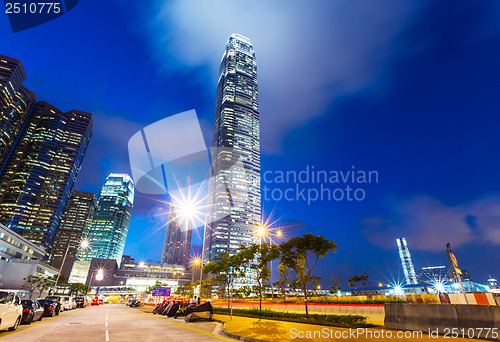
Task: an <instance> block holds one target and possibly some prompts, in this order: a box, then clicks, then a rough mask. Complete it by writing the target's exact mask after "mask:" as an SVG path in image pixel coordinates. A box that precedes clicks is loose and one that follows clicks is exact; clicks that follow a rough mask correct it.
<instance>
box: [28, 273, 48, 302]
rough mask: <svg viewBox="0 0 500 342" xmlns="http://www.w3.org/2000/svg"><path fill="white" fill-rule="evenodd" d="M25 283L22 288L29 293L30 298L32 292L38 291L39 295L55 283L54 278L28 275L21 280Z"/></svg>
mask: <svg viewBox="0 0 500 342" xmlns="http://www.w3.org/2000/svg"><path fill="white" fill-rule="evenodd" d="M23 280H24V281H25V282H26V283H25V284H24V285H23V286H22V288H24V289H27V290H28V291H29V292H30V298H31V296H32V295H33V292H35V291H38V292H39V295H41V294H42V293H43V291H45V290H48V289H50V287H51V286H52V285H53V284H54V283H55V281H56V280H55V277H46V276H40V275H30V276H28V277H26V278H24V279H23Z"/></svg>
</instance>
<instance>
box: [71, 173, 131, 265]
mask: <svg viewBox="0 0 500 342" xmlns="http://www.w3.org/2000/svg"><path fill="white" fill-rule="evenodd" d="M133 206H134V182H133V181H132V179H131V178H130V176H129V175H127V174H120V173H112V174H110V175H109V176H108V178H106V181H105V182H104V185H103V187H102V189H101V191H100V193H99V198H98V200H97V208H96V210H95V214H94V220H93V221H92V224H91V226H90V230H89V234H88V237H87V240H88V241H89V244H90V247H89V248H88V250H87V251H85V253H82V255H81V258H82V259H84V260H87V261H91V260H92V259H93V258H100V259H115V260H116V262H117V263H119V262H120V261H121V258H122V255H123V249H124V248H125V240H126V239H127V233H128V226H129V224H130V217H131V216H132V209H133ZM79 256H80V255H79Z"/></svg>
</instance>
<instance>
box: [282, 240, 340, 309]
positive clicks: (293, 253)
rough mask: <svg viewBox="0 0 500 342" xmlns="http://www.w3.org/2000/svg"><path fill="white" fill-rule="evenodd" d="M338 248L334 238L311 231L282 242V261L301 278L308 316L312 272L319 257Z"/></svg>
mask: <svg viewBox="0 0 500 342" xmlns="http://www.w3.org/2000/svg"><path fill="white" fill-rule="evenodd" d="M337 248H338V246H337V245H336V244H335V242H334V241H333V240H327V239H326V238H325V236H317V235H313V234H311V233H307V234H304V235H302V236H296V237H293V238H291V239H290V240H288V241H286V242H282V243H281V244H280V250H281V263H283V265H285V266H286V267H288V268H290V269H292V270H294V271H295V274H296V275H297V277H298V278H299V279H300V282H301V285H302V290H303V291H304V303H305V307H306V316H307V317H309V311H308V308H307V285H308V284H309V283H310V282H312V281H313V280H314V279H315V278H314V277H313V275H312V272H313V271H314V268H315V267H316V265H317V264H318V260H319V259H323V258H324V257H325V256H326V255H327V254H329V253H335V250H336V249H337Z"/></svg>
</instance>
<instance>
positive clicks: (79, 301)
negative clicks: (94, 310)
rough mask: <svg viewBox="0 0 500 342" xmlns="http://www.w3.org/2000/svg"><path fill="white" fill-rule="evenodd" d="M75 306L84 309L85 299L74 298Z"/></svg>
mask: <svg viewBox="0 0 500 342" xmlns="http://www.w3.org/2000/svg"><path fill="white" fill-rule="evenodd" d="M75 304H76V307H77V308H84V307H86V306H87V298H85V297H76V298H75Z"/></svg>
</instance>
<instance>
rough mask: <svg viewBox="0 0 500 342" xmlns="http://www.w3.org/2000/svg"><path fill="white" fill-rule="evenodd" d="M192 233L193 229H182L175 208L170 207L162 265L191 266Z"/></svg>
mask: <svg viewBox="0 0 500 342" xmlns="http://www.w3.org/2000/svg"><path fill="white" fill-rule="evenodd" d="M192 233H193V231H192V229H187V230H182V229H181V227H180V225H179V223H178V222H177V218H176V217H175V209H174V206H173V205H170V210H169V214H168V223H167V229H166V232H165V242H164V243H163V254H162V256H161V263H162V264H171V265H184V266H186V267H187V266H188V264H189V251H190V248H191V236H192Z"/></svg>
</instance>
